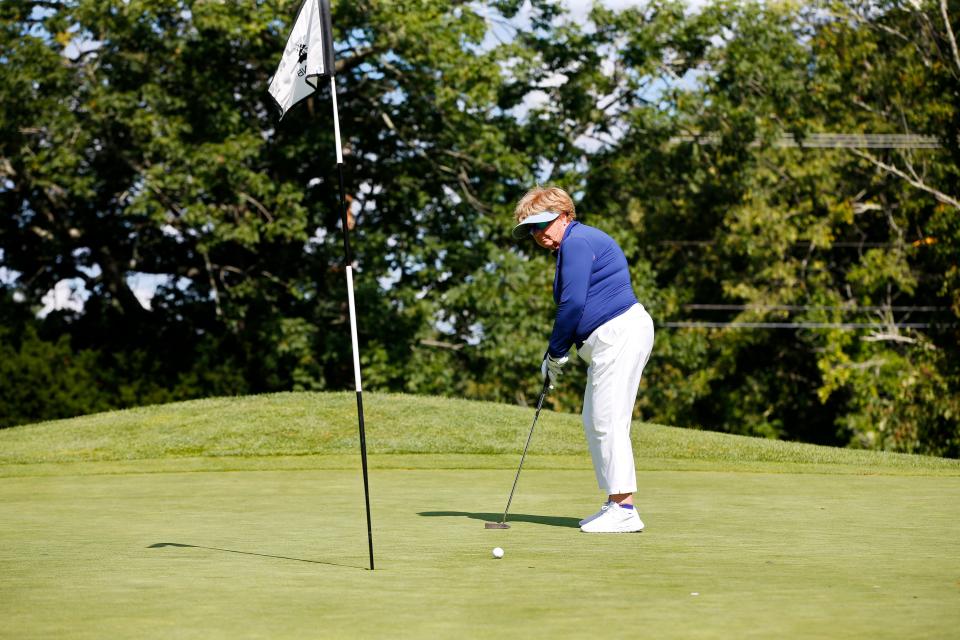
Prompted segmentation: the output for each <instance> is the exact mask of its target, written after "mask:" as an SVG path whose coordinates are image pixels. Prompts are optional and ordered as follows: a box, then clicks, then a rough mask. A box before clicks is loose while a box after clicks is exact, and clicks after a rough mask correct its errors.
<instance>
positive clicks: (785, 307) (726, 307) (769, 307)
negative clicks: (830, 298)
mask: <svg viewBox="0 0 960 640" xmlns="http://www.w3.org/2000/svg"><path fill="white" fill-rule="evenodd" d="M683 308H684V309H688V310H701V311H848V312H851V313H855V312H858V311H911V312H914V311H915V312H928V311H945V310H946V307H911V306H898V305H894V306H889V307H845V306H832V307H828V306H818V305H792V304H685V305H683Z"/></svg>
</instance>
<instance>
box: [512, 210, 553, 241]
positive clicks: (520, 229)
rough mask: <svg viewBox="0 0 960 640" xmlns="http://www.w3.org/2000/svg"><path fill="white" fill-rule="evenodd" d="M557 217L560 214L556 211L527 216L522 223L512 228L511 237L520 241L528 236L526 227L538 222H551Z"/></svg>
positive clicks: (528, 231)
mask: <svg viewBox="0 0 960 640" xmlns="http://www.w3.org/2000/svg"><path fill="white" fill-rule="evenodd" d="M559 217H560V214H559V213H557V212H556V211H541V212H540V213H535V214H533V215H532V216H527V217H526V218H524V219H523V222H521V223H520V224H518V225H517V226H515V227H514V228H513V237H514V238H516V239H517V240H522V239H523V238H526V237H527V236H528V235H530V227H529V226H528V225H531V224H537V223H538V222H552V221H554V220H556V219H557V218H559Z"/></svg>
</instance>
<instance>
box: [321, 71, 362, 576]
mask: <svg viewBox="0 0 960 640" xmlns="http://www.w3.org/2000/svg"><path fill="white" fill-rule="evenodd" d="M330 96H331V98H332V100H333V134H334V138H335V139H336V143H337V177H338V179H339V182H340V211H341V215H340V220H341V224H342V225H343V254H344V258H345V260H346V265H347V268H346V272H347V306H348V307H349V308H350V340H351V342H352V344H353V381H354V384H355V386H356V390H357V418H358V420H359V423H360V461H361V464H362V466H363V499H364V502H365V504H366V507H367V543H368V546H369V548H370V570H371V571H373V527H372V525H371V523H370V489H369V483H368V481H367V437H366V434H365V432H364V427H363V386H362V385H361V383H360V347H359V345H358V343H357V310H356V306H355V304H354V301H353V255H352V254H351V253H350V226H349V221H348V217H349V216H348V211H347V196H346V192H345V190H344V186H343V147H342V146H341V145H340V112H339V110H338V108H337V82H336V80H335V79H334V76H333V74H332V73H331V74H330Z"/></svg>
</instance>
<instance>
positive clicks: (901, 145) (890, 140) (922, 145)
mask: <svg viewBox="0 0 960 640" xmlns="http://www.w3.org/2000/svg"><path fill="white" fill-rule="evenodd" d="M721 140H722V137H721V136H720V135H719V134H716V133H708V134H706V135H700V136H696V135H682V136H674V137H672V138H670V140H669V143H670V144H680V143H683V142H696V143H697V144H701V145H715V144H720V142H721ZM762 144H763V143H762V142H761V141H759V140H754V141H753V142H751V143H750V145H749V146H751V147H759V146H761V145H762ZM772 144H773V146H774V147H778V148H782V149H793V148H809V149H939V148H940V147H941V146H942V145H941V143H940V140H939V138H937V137H936V136H922V135H916V134H909V133H908V134H900V133H809V134H806V135H804V136H802V137H801V138H800V139H799V140H798V139H797V138H796V136H794V135H793V134H789V133H785V134H782V135H780V136H777V138H775V139H774V140H773V143H772Z"/></svg>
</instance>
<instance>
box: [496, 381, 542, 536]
mask: <svg viewBox="0 0 960 640" xmlns="http://www.w3.org/2000/svg"><path fill="white" fill-rule="evenodd" d="M549 387H550V377H549V376H547V377H545V378H544V379H543V389H541V390H540V397H539V398H537V411H536V413H534V414H533V424H531V425H530V433H529V434H528V435H527V443H526V444H525V445H523V455H521V456H520V466H519V467H517V475H515V476H514V477H513V487H512V488H511V489H510V497H509V498H507V508H506V509H504V510H503V518H501V520H500V522H499V523H492V522H488V523H486V524H485V525H484V526H485V527H486V528H487V529H509V528H510V526H509V525H508V524H507V512H508V511H510V503H511V502H513V492H514V491H516V490H517V480H519V479H520V470H521V469H523V461H524V460H525V459H526V457H527V449H528V448H529V447H530V440H531V439H533V429H534V427H536V426H537V418H539V417H540V409H541V408H543V399H544V397H546V395H547V389H548V388H549ZM491 525H500V526H491Z"/></svg>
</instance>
